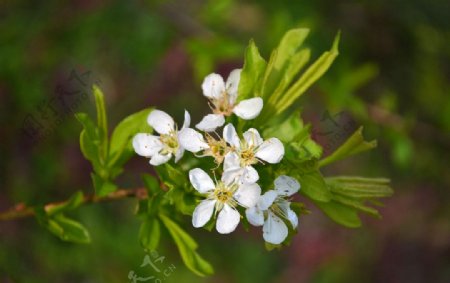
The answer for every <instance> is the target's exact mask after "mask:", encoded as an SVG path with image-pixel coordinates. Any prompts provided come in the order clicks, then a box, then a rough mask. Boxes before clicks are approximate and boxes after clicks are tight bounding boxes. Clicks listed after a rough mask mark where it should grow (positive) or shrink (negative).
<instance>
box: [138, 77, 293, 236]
mask: <svg viewBox="0 0 450 283" xmlns="http://www.w3.org/2000/svg"><path fill="white" fill-rule="evenodd" d="M240 73H241V70H240V69H236V70H233V71H232V72H231V73H230V75H229V77H228V79H227V81H226V82H225V81H224V80H223V78H222V77H221V76H220V75H218V74H214V73H213V74H210V75H208V76H207V77H206V78H205V79H204V81H203V84H202V90H203V95H204V96H205V97H206V98H207V99H208V100H209V102H210V103H209V105H210V107H211V109H212V112H213V113H212V114H208V115H206V116H205V117H204V118H203V119H202V120H201V121H200V123H198V124H197V125H196V126H195V127H196V128H197V130H199V131H197V130H195V129H193V128H190V127H189V126H190V115H189V113H188V112H187V111H185V120H184V124H183V127H182V128H181V129H180V130H178V128H177V126H176V125H175V122H174V120H173V119H172V117H170V116H169V115H168V114H167V113H165V112H163V111H160V110H153V111H152V112H151V113H150V114H149V116H148V119H147V122H148V124H149V125H150V126H151V127H152V128H153V129H154V131H155V132H157V133H159V136H156V135H150V134H146V133H139V134H137V135H136V136H135V137H134V139H133V147H134V150H135V151H136V153H137V154H138V155H141V156H144V157H147V158H150V164H151V165H154V166H157V165H160V164H163V163H165V162H167V161H169V160H170V159H171V157H172V156H175V162H177V161H178V160H180V159H181V157H182V156H183V154H184V151H185V150H187V151H190V152H192V153H194V155H195V156H197V157H205V156H210V157H213V158H214V160H215V162H216V164H217V165H218V168H219V167H220V166H222V168H223V170H221V172H222V175H221V178H220V180H213V179H212V178H211V177H210V176H209V175H208V173H206V172H205V171H204V170H202V169H200V168H195V169H192V170H190V171H189V179H190V182H191V184H192V186H193V187H194V188H195V189H196V190H197V191H198V193H200V194H201V195H202V196H203V197H204V200H202V201H201V202H200V203H199V204H198V206H197V207H196V208H195V210H194V213H193V215H192V224H193V226H194V227H203V226H204V225H206V223H208V222H209V221H210V220H211V218H212V217H213V215H214V219H215V221H216V229H217V231H218V232H219V233H221V234H228V233H231V232H233V231H234V230H235V229H236V227H237V225H238V224H239V222H240V220H241V214H240V212H239V210H238V207H239V206H240V207H242V208H243V209H245V217H246V218H247V220H248V222H249V223H250V224H252V225H254V226H263V237H264V240H265V241H266V242H269V243H272V244H280V243H282V242H283V241H284V240H285V239H286V237H287V235H288V227H287V225H286V223H288V225H291V226H292V228H293V229H296V227H297V225H298V217H297V215H296V214H295V212H294V211H293V210H292V209H291V208H290V202H289V199H288V198H289V197H290V196H292V195H293V194H295V193H296V192H297V191H298V190H299V189H300V184H299V183H298V181H297V180H295V179H294V178H291V177H288V176H284V175H282V176H279V177H278V178H276V179H275V181H274V189H273V190H268V191H266V192H265V193H264V194H262V195H261V193H262V190H261V187H260V186H259V185H258V180H259V174H258V171H257V170H256V169H255V167H254V166H255V165H265V164H267V163H269V164H276V163H279V162H280V161H281V160H282V158H283V156H284V146H283V144H282V142H281V141H280V140H279V139H277V138H275V137H272V138H269V139H266V140H264V139H263V138H262V137H261V136H260V134H259V132H258V130H256V129H254V128H251V129H248V130H247V131H246V132H244V134H243V136H242V137H239V136H238V134H237V132H236V129H235V127H234V126H233V125H232V124H227V125H225V126H224V127H223V134H222V137H220V136H219V135H218V134H217V132H216V129H217V128H219V127H222V126H223V125H224V124H225V117H228V116H231V115H232V114H235V115H237V116H238V117H239V118H241V119H244V120H250V119H254V118H255V117H257V116H258V115H259V113H260V112H261V110H262V108H263V100H262V99H261V98H260V97H255V98H251V99H246V100H241V101H239V97H238V86H239V80H240ZM212 132H214V133H216V135H215V136H216V137H213V136H212ZM241 211H244V210H242V209H241Z"/></svg>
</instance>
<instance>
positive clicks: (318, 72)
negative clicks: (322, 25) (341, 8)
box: [274, 33, 340, 114]
mask: <svg viewBox="0 0 450 283" xmlns="http://www.w3.org/2000/svg"><path fill="white" fill-rule="evenodd" d="M339 38H340V33H338V35H337V36H336V38H335V39H334V42H333V46H332V48H331V50H330V51H327V52H325V53H324V54H322V56H320V57H319V59H317V60H316V61H315V62H314V63H313V64H312V65H311V66H309V67H308V69H307V70H306V71H305V72H304V73H303V74H302V76H301V77H300V78H299V79H298V80H297V81H296V82H295V83H294V84H293V85H292V86H291V87H290V88H289V89H288V91H286V92H285V93H283V94H282V95H281V96H280V97H277V100H276V102H275V103H274V108H275V111H276V114H278V113H281V112H283V111H284V110H286V109H287V108H288V107H289V106H291V105H292V103H294V102H295V101H296V100H297V99H298V98H299V97H300V96H301V95H302V94H303V93H304V92H305V91H306V90H307V89H308V88H309V87H310V86H311V85H312V84H313V83H314V82H316V81H317V80H318V79H319V78H320V77H321V76H322V75H323V74H324V73H325V72H326V71H327V70H328V68H329V67H330V66H331V64H332V63H333V61H334V59H336V57H337V55H338V54H339V52H338V44H339Z"/></svg>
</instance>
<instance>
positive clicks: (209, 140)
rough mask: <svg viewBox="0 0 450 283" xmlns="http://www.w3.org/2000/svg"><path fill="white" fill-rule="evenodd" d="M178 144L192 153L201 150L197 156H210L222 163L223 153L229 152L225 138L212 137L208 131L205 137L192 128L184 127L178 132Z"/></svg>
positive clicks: (217, 162)
mask: <svg viewBox="0 0 450 283" xmlns="http://www.w3.org/2000/svg"><path fill="white" fill-rule="evenodd" d="M178 140H179V142H180V145H181V146H182V147H183V148H184V149H186V150H187V151H190V152H192V153H199V152H201V151H203V152H202V153H201V154H200V155H196V156H198V157H204V156H212V157H214V159H215V162H216V164H222V162H223V160H224V157H225V155H226V154H227V153H228V152H229V147H228V145H227V143H226V142H225V140H223V139H222V138H220V137H219V139H216V138H214V137H213V136H212V135H210V134H209V133H206V134H205V137H203V135H202V134H201V133H199V132H197V131H196V130H194V129H192V128H184V129H183V130H181V131H180V132H179V134H178Z"/></svg>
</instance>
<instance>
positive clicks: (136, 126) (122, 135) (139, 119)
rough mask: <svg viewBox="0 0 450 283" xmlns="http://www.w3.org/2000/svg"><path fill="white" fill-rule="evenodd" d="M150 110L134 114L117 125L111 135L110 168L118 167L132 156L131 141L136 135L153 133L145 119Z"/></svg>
mask: <svg viewBox="0 0 450 283" xmlns="http://www.w3.org/2000/svg"><path fill="white" fill-rule="evenodd" d="M152 110H153V108H146V109H144V110H142V111H139V112H137V113H134V114H132V115H130V116H128V117H126V118H125V119H123V120H122V121H121V122H120V123H119V124H118V125H117V127H116V128H115V129H114V131H113V133H112V135H111V142H110V148H109V157H110V166H120V165H121V164H123V163H124V162H126V160H128V158H129V157H130V156H131V155H132V154H133V146H132V144H131V141H132V139H133V137H134V136H135V135H136V134H137V133H149V134H151V133H152V132H153V130H152V128H151V127H150V126H149V125H148V124H147V117H148V115H149V114H150V112H151V111H152ZM118 161H120V162H118ZM119 163H120V164H119Z"/></svg>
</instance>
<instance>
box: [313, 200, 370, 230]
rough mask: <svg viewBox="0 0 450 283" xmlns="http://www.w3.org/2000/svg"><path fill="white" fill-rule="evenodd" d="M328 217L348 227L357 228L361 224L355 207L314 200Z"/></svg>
mask: <svg viewBox="0 0 450 283" xmlns="http://www.w3.org/2000/svg"><path fill="white" fill-rule="evenodd" d="M314 203H315V204H316V205H317V206H318V207H319V208H320V209H321V210H322V211H323V212H324V213H325V214H326V215H327V216H328V217H330V218H331V219H332V220H333V221H335V222H336V223H338V224H341V225H343V226H345V227H348V228H357V227H360V226H361V220H360V219H359V216H358V212H357V211H356V209H355V208H352V207H348V206H346V205H343V204H340V203H337V202H335V201H330V202H318V201H316V202H314Z"/></svg>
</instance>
